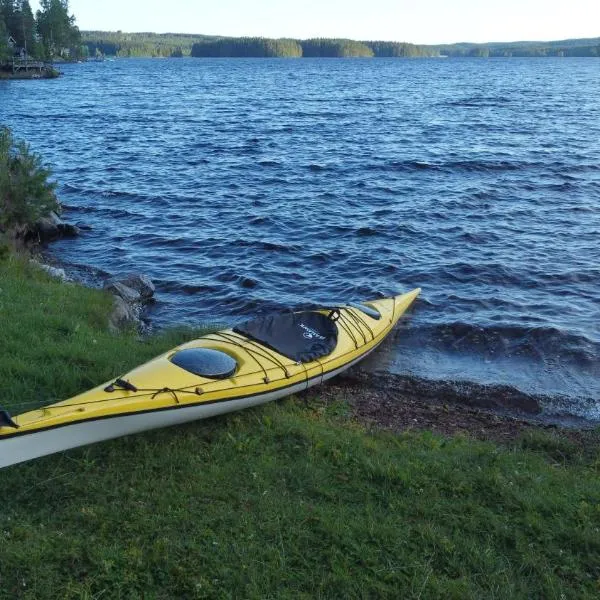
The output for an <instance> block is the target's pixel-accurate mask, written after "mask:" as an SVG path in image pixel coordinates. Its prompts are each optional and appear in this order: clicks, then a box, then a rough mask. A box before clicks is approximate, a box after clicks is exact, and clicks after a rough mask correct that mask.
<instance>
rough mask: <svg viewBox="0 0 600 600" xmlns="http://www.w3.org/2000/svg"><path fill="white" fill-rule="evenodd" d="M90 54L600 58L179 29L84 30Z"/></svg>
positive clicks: (583, 52) (587, 42)
mask: <svg viewBox="0 0 600 600" xmlns="http://www.w3.org/2000/svg"><path fill="white" fill-rule="evenodd" d="M82 36H83V44H84V45H85V46H86V48H87V52H88V53H89V55H90V56H94V55H107V56H119V57H132V56H135V57H142V56H149V57H181V56H195V57H406V58H411V57H437V56H448V57H465V58H469V57H478V58H488V57H489V58H493V57H509V56H515V57H518V56H524V57H535V56H600V38H592V39H584V40H562V41H555V42H514V43H500V42H499V43H490V44H470V43H464V44H448V45H429V46H423V45H416V44H408V43H401V42H385V41H356V40H348V39H326V38H319V39H309V40H296V39H269V38H259V37H245V38H233V37H222V36H210V35H194V34H177V33H164V34H158V33H125V32H122V31H115V32H110V31H84V32H83V33H82Z"/></svg>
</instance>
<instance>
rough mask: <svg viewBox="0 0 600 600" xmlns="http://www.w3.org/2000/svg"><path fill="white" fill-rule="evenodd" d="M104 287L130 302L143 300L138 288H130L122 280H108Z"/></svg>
mask: <svg viewBox="0 0 600 600" xmlns="http://www.w3.org/2000/svg"><path fill="white" fill-rule="evenodd" d="M104 289H105V290H106V291H108V292H110V293H111V294H114V295H115V296H118V297H119V298H121V299H122V300H124V301H125V302H127V303H128V304H135V303H139V302H141V301H142V296H141V294H140V293H139V292H138V291H137V290H134V289H133V288H130V287H129V286H127V285H125V284H123V283H121V282H120V281H107V282H106V283H105V284H104Z"/></svg>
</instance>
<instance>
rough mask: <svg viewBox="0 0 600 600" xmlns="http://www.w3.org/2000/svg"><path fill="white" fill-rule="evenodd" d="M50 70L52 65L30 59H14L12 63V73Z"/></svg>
mask: <svg viewBox="0 0 600 600" xmlns="http://www.w3.org/2000/svg"><path fill="white" fill-rule="evenodd" d="M50 68H52V64H51V63H49V62H44V61H42V60H35V59H31V58H15V59H14V60H13V63H12V69H13V73H17V72H18V71H40V72H41V71H44V70H45V69H50Z"/></svg>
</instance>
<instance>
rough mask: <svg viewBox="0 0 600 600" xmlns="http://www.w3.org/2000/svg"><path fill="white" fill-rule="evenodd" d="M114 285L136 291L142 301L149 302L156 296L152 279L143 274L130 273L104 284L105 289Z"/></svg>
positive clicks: (113, 278)
mask: <svg viewBox="0 0 600 600" xmlns="http://www.w3.org/2000/svg"><path fill="white" fill-rule="evenodd" d="M114 283H119V284H121V285H124V286H126V287H128V288H130V289H132V290H135V291H136V292H137V293H138V294H139V295H140V298H141V299H142V300H149V299H150V298H152V296H154V291H155V290H156V288H155V287H154V284H153V283H152V280H151V279H150V277H148V276H147V275H142V274H136V273H129V274H128V275H123V276H122V277H112V278H111V279H109V280H108V281H107V282H106V283H105V284H104V287H105V288H107V287H109V286H110V285H112V284H114Z"/></svg>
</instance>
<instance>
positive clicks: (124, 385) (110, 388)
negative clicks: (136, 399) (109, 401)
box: [104, 379, 138, 392]
mask: <svg viewBox="0 0 600 600" xmlns="http://www.w3.org/2000/svg"><path fill="white" fill-rule="evenodd" d="M115 388H121V389H122V390H128V391H130V392H137V391H138V389H137V388H136V387H135V385H133V383H129V381H125V380H124V379H115V381H114V383H111V384H110V385H107V386H106V387H105V388H104V391H105V392H114V391H115Z"/></svg>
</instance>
